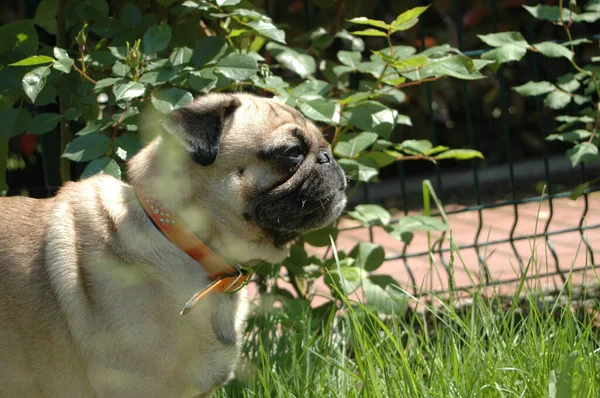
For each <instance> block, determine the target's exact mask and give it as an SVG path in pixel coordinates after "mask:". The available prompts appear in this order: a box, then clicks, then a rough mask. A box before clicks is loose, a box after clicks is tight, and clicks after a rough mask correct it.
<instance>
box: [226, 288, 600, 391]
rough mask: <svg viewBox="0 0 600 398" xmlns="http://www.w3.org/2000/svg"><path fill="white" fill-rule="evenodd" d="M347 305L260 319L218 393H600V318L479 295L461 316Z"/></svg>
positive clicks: (289, 310) (294, 309) (293, 307)
mask: <svg viewBox="0 0 600 398" xmlns="http://www.w3.org/2000/svg"><path fill="white" fill-rule="evenodd" d="M563 293H564V294H565V295H568V294H569V292H568V291H564V292H563ZM343 302H344V305H343V308H342V310H341V315H340V314H339V313H338V315H337V316H333V315H334V314H333V312H330V313H329V314H327V311H325V312H326V313H325V316H319V315H318V314H315V313H313V311H311V310H310V309H309V308H308V305H305V303H301V302H289V303H288V305H287V306H286V308H283V309H282V310H281V311H278V312H276V313H263V314H259V315H257V316H255V317H254V318H253V319H252V320H251V324H250V326H249V330H251V332H250V333H249V336H248V339H247V340H246V342H245V348H244V358H245V360H246V363H245V365H244V366H243V367H242V368H243V369H242V370H241V371H240V375H239V376H238V380H234V381H233V382H231V383H230V384H229V385H227V386H225V387H223V388H222V389H220V390H219V391H218V392H217V394H216V396H218V397H555V398H567V397H590V398H592V397H599V396H600V349H599V348H598V347H599V346H600V334H599V329H598V325H597V323H598V321H597V320H596V326H594V324H593V322H591V321H590V320H586V319H582V318H581V317H580V316H578V314H576V313H574V312H573V311H572V310H571V309H570V306H568V305H567V306H560V305H557V304H550V305H540V304H539V303H540V301H538V300H537V297H535V295H534V294H533V293H531V294H530V295H529V298H528V299H525V300H524V303H523V302H521V304H520V305H510V303H509V305H508V308H507V306H506V305H504V306H503V307H504V308H505V310H500V309H498V308H499V306H501V304H503V303H500V302H494V301H489V300H485V299H484V298H483V297H481V296H477V295H476V296H475V297H474V300H473V302H472V304H471V305H469V306H467V307H460V308H461V309H460V310H457V309H454V308H453V307H451V306H442V307H441V308H440V307H439V305H438V306H436V308H433V307H430V308H428V309H426V310H424V311H420V312H421V313H420V314H418V313H416V312H414V313H411V314H409V315H406V316H403V317H401V316H398V317H392V318H391V319H388V320H386V321H382V320H381V319H380V318H379V317H378V316H377V315H376V314H374V313H372V312H371V311H370V310H368V309H367V308H365V307H364V306H362V305H361V304H360V303H350V302H348V301H347V299H343ZM350 304H351V305H350ZM515 304H516V301H515ZM597 306H598V302H597V301H596V310H598V308H597ZM421 308H423V305H422V304H421ZM523 308H526V309H527V310H523ZM584 318H585V317H584Z"/></svg>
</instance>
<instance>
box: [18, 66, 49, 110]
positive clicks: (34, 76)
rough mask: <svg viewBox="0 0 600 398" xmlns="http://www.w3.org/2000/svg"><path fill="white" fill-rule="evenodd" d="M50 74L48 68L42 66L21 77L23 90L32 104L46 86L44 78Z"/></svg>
mask: <svg viewBox="0 0 600 398" xmlns="http://www.w3.org/2000/svg"><path fill="white" fill-rule="evenodd" d="M49 74H50V68H49V67H48V66H42V67H39V68H36V69H34V70H32V71H31V72H29V73H27V74H26V75H25V76H23V90H24V91H25V94H27V96H28V97H29V99H30V100H31V102H32V103H35V100H36V98H37V96H38V95H39V94H40V92H41V91H42V89H43V88H44V86H45V85H46V77H48V75H49Z"/></svg>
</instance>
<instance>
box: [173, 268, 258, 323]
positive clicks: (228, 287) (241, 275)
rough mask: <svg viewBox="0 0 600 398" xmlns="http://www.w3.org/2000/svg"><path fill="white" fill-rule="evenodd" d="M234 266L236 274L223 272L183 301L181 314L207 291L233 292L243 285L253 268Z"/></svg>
mask: <svg viewBox="0 0 600 398" xmlns="http://www.w3.org/2000/svg"><path fill="white" fill-rule="evenodd" d="M238 267H239V268H236V271H237V274H223V275H221V276H219V277H218V278H216V279H215V280H214V281H213V282H212V283H211V284H210V285H208V286H207V287H206V288H204V289H203V290H200V291H199V292H197V293H196V294H194V295H193V296H192V298H191V299H190V300H189V301H188V302H187V303H185V305H184V306H183V310H181V315H187V314H188V313H189V312H190V311H191V310H192V309H193V308H194V307H195V306H196V304H198V303H199V302H200V300H202V298H203V297H205V296H206V295H208V294H209V293H228V294H233V293H236V292H238V291H239V290H241V289H242V288H243V287H245V286H246V285H247V284H248V283H249V282H250V279H251V277H252V274H253V270H252V269H251V268H248V267H242V266H239V265H238Z"/></svg>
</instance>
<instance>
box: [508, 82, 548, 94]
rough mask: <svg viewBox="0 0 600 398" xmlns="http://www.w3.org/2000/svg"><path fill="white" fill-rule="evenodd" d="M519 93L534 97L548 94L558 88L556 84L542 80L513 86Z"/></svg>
mask: <svg viewBox="0 0 600 398" xmlns="http://www.w3.org/2000/svg"><path fill="white" fill-rule="evenodd" d="M513 90H515V91H516V92H517V93H519V94H521V95H525V96H527V97H534V96H537V95H542V94H548V93H549V92H552V91H554V90H556V87H554V84H552V83H550V82H546V81H541V82H527V83H525V84H523V85H521V86H517V87H513Z"/></svg>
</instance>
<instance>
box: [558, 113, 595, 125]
mask: <svg viewBox="0 0 600 398" xmlns="http://www.w3.org/2000/svg"><path fill="white" fill-rule="evenodd" d="M554 120H556V121H557V122H560V123H567V124H573V123H592V122H593V121H594V119H592V118H591V117H589V116H585V115H584V116H568V115H559V116H557V117H555V118H554Z"/></svg>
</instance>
